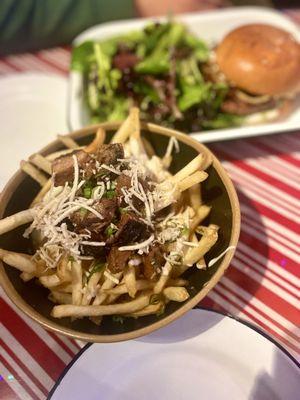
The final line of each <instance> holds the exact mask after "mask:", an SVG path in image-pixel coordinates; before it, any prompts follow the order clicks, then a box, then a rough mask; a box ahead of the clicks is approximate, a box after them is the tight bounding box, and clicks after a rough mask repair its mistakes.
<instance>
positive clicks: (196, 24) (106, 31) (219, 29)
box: [68, 7, 300, 142]
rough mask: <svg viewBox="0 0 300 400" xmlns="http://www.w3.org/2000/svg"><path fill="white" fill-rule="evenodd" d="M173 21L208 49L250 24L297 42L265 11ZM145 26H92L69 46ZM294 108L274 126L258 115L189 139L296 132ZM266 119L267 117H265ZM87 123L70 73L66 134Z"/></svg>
mask: <svg viewBox="0 0 300 400" xmlns="http://www.w3.org/2000/svg"><path fill="white" fill-rule="evenodd" d="M157 20H158V21H164V20H165V18H158V19H157ZM176 21H179V22H182V23H183V24H184V25H185V26H186V27H187V29H188V30H189V31H190V32H191V33H192V34H194V35H195V36H197V37H198V38H199V39H201V40H203V41H204V42H205V43H206V44H207V45H208V46H209V47H210V48H212V47H213V46H214V45H215V44H217V43H218V42H220V41H221V40H222V39H223V38H224V36H225V35H226V34H227V33H228V32H230V31H231V30H233V29H235V28H237V27H238V26H241V25H247V24H251V23H258V24H269V25H272V26H275V27H278V28H281V29H283V30H285V31H287V32H289V33H291V34H292V35H293V36H294V37H295V39H296V40H299V39H300V33H299V29H298V27H297V26H296V25H295V24H294V23H293V22H292V21H290V20H289V19H288V18H287V17H285V16H284V15H282V14H281V13H279V12H276V11H274V10H270V9H265V8H258V7H242V8H236V9H226V10H219V11H211V12H207V13H194V14H184V15H181V16H178V17H176ZM149 22H153V18H151V19H139V20H129V21H118V22H111V23H106V24H102V25H101V26H95V27H92V28H90V29H88V30H87V31H85V32H83V33H82V34H80V35H79V36H78V37H77V38H76V39H75V40H74V43H73V45H74V46H75V47H77V46H79V45H80V44H82V43H83V42H86V41H93V40H95V41H98V40H99V41H103V40H106V39H110V38H112V37H114V36H118V35H125V34H128V33H131V32H134V31H135V32H137V31H138V30H139V29H142V28H144V27H145V26H146V25H148V24H149ZM294 104H295V107H294V110H293V112H291V113H290V114H289V115H288V116H287V117H286V118H285V119H284V120H280V121H278V122H276V121H274V122H265V123H262V122H263V121H264V117H263V115H264V113H262V114H263V115H262V116H261V117H260V118H259V120H260V124H257V123H255V124H252V125H244V126H239V127H234V128H226V129H224V128H220V129H210V130H208V131H201V132H194V133H193V134H192V136H193V137H194V138H196V139H197V140H199V141H201V142H213V141H220V140H229V139H237V138H241V137H249V136H256V135H267V134H272V133H279V132H286V131H293V130H297V129H299V128H300V123H299V121H300V119H299V118H300V108H299V104H298V102H297V101H296V100H295V103H294ZM266 118H269V117H267V116H266ZM89 122H91V117H90V114H89V111H88V109H87V107H86V105H85V89H84V82H83V78H82V75H81V73H80V72H78V71H76V70H71V73H70V80H69V91H68V124H69V128H70V130H74V129H79V128H81V127H83V126H85V125H86V124H87V123H89ZM252 122H253V119H252ZM227 125H228V124H227ZM213 126H215V125H213ZM218 126H219V124H218ZM220 126H221V125H220ZM211 128H212V126H211ZM181 130H182V129H181Z"/></svg>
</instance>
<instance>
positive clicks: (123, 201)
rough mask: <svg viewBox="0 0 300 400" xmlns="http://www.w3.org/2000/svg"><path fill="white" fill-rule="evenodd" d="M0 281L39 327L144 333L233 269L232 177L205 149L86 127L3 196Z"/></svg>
mask: <svg viewBox="0 0 300 400" xmlns="http://www.w3.org/2000/svg"><path fill="white" fill-rule="evenodd" d="M0 217H1V218H2V219H1V221H0V259H1V262H0V282H1V285H2V286H3V288H4V290H5V292H6V294H7V295H8V297H9V298H10V299H11V300H12V301H13V302H14V303H15V304H16V305H17V306H18V307H19V308H20V309H21V310H22V311H23V312H25V313H26V314H27V315H29V316H30V317H31V318H33V319H34V320H35V321H37V322H39V323H40V324H41V325H42V326H44V327H45V328H46V329H50V330H52V331H55V332H57V333H61V334H64V335H67V336H70V337H73V338H77V339H81V340H84V341H89V342H114V341H120V340H127V339H132V338H136V337H139V336H142V335H145V334H148V333H150V332H152V331H154V330H156V329H158V328H160V327H163V326H165V325H167V324H168V323H170V322H171V321H173V320H175V319H176V318H178V317H180V316H181V315H183V314H184V313H185V312H186V311H188V310H190V309H191V308H192V307H194V306H195V305H196V304H197V303H198V302H199V301H200V300H201V299H203V297H204V296H205V295H206V294H207V293H208V292H209V291H210V290H211V289H212V288H213V287H214V285H215V284H216V283H217V282H218V281H219V280H220V278H221V277H222V275H223V274H224V272H225V270H226V269H227V267H228V266H229V263H230V260H231V258H232V257H233V254H234V250H235V247H236V245H237V241H238V237H239V230H240V209H239V203H238V198H237V195H236V192H235V189H234V187H233V184H232V182H231V180H230V178H229V177H228V175H227V173H226V172H225V170H224V169H223V167H222V165H221V164H220V162H219V161H218V160H217V158H216V157H215V156H214V155H213V154H212V153H211V152H210V150H208V149H207V148H206V147H205V146H204V145H202V144H200V143H198V142H197V141H195V140H194V139H192V138H190V137H188V136H187V135H184V134H182V133H180V132H178V131H175V130H171V129H168V128H165V127H160V126H158V125H154V124H151V123H142V122H140V119H139V110H138V109H136V108H132V109H131V110H130V112H129V116H128V117H127V119H126V120H125V121H124V122H123V123H111V122H109V123H102V124H99V125H93V126H90V127H87V128H84V129H81V130H79V131H76V132H73V133H71V134H69V135H66V136H59V137H58V139H57V140H56V141H54V142H52V143H51V144H50V145H48V146H47V147H46V148H44V149H42V150H41V151H40V152H39V153H36V154H33V155H32V156H31V157H30V158H29V159H28V160H27V161H22V162H21V168H20V170H19V171H18V172H17V173H16V174H15V175H14V176H13V177H12V178H11V180H10V181H9V182H8V184H7V185H6V187H5V189H4V190H3V192H2V195H1V201H0Z"/></svg>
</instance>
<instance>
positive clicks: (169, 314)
mask: <svg viewBox="0 0 300 400" xmlns="http://www.w3.org/2000/svg"><path fill="white" fill-rule="evenodd" d="M119 125H120V124H118V123H104V124H100V125H93V126H89V127H87V128H84V129H81V130H79V131H76V132H73V133H71V134H70V136H71V137H72V138H74V139H76V140H77V142H78V143H80V144H81V145H84V144H87V143H89V142H90V141H91V140H92V137H93V134H94V133H95V131H96V130H97V128H98V127H99V126H102V127H103V128H104V129H105V130H106V131H107V132H108V135H107V139H109V138H110V135H111V134H112V132H113V131H115V129H116V128H118V126H119ZM142 129H143V135H144V136H145V137H146V138H147V139H148V140H149V141H150V142H151V144H152V145H153V147H154V149H155V151H156V153H157V154H158V155H159V156H162V155H163V154H164V152H165V150H166V147H167V144H168V141H169V137H170V136H175V137H176V138H177V140H178V141H179V143H180V153H178V154H177V155H175V156H174V160H173V163H172V168H171V170H172V171H173V172H175V171H177V170H179V169H181V168H182V167H183V166H184V165H186V164H187V163H188V162H189V161H190V160H192V159H193V158H194V157H195V156H196V155H197V154H198V153H201V152H202V153H204V154H210V155H211V156H212V157H213V163H212V166H211V167H209V169H208V173H209V178H208V179H207V180H206V181H205V182H204V183H203V186H202V187H203V200H204V202H205V203H206V204H208V205H211V206H212V211H211V213H210V216H209V217H208V218H207V221H205V223H207V224H208V223H214V224H217V225H218V226H219V227H220V230H219V240H218V242H217V243H216V245H215V246H214V247H213V248H212V249H211V251H210V252H209V253H208V254H207V255H206V259H207V260H210V259H212V258H214V257H217V256H218V255H219V254H220V253H221V252H222V251H224V250H225V249H226V248H227V247H228V246H236V245H237V242H238V237H239V232H240V208H239V202H238V198H237V195H236V192H235V189H234V187H233V184H232V182H231V180H230V178H229V177H228V175H227V173H226V172H225V170H224V168H223V167H222V165H221V164H220V162H219V161H218V160H217V158H216V157H215V156H213V155H212V153H211V152H210V150H208V149H207V148H206V147H205V146H204V145H202V144H201V143H198V142H197V141H196V140H194V139H192V138H191V137H189V136H187V135H185V134H182V133H180V132H177V131H174V130H171V129H167V128H163V127H160V126H157V125H154V124H142ZM63 148H64V147H63V145H62V144H61V142H59V141H58V140H56V141H54V142H52V143H51V144H49V145H48V146H47V147H45V148H44V149H42V150H41V152H40V153H41V154H43V155H47V154H49V153H52V152H54V151H57V150H61V149H63ZM38 190H39V186H38V184H37V183H36V182H35V181H34V180H33V179H31V178H30V177H29V176H27V175H26V174H25V173H24V172H22V171H21V170H19V171H18V172H16V174H15V175H14V176H13V177H12V178H11V180H10V181H9V182H8V184H7V185H6V187H5V188H4V190H3V192H2V195H1V199H0V218H3V217H5V216H8V215H11V214H14V213H16V212H18V211H21V210H24V209H26V208H28V206H29V204H30V203H31V201H32V199H33V198H34V196H35V195H36V194H37V192H38ZM23 232H24V226H23V227H20V228H18V229H15V230H14V231H11V232H8V233H6V234H5V235H2V236H0V247H1V248H4V249H7V250H11V251H17V252H25V253H27V252H28V250H29V249H30V248H31V242H30V241H29V240H28V239H25V238H24V237H23V236H22V234H23ZM232 256H233V252H232V251H230V252H228V253H226V255H225V256H224V257H223V258H222V259H220V260H219V261H218V262H217V263H216V264H215V265H213V266H212V267H210V268H208V269H207V270H199V269H197V268H190V269H189V271H187V272H186V273H185V277H186V279H188V281H189V285H188V291H189V293H190V299H189V300H188V301H186V302H185V303H175V302H171V303H169V304H168V305H167V307H166V311H165V313H164V314H163V315H161V316H155V315H153V316H146V317H142V318H138V319H134V318H125V320H124V322H123V323H120V322H116V321H114V320H113V319H112V318H111V317H105V318H104V319H103V322H102V324H101V326H97V325H95V324H93V323H92V322H91V321H90V320H89V319H88V318H83V319H78V320H75V321H71V318H63V319H54V318H53V317H51V315H50V312H51V309H52V307H53V303H51V302H50V301H49V300H48V291H47V290H46V289H45V288H43V287H41V286H39V285H37V284H36V283H35V282H33V281H30V282H27V283H24V282H23V281H22V279H21V278H20V277H19V272H18V271H17V270H16V269H14V268H12V267H9V266H7V265H5V264H4V263H2V262H0V283H1V285H2V286H3V288H4V290H5V292H6V294H7V295H8V297H9V298H10V299H11V300H12V301H13V302H14V303H15V304H16V305H17V306H18V307H19V308H20V309H21V310H22V311H23V312H24V313H25V314H27V315H28V316H30V317H31V318H32V319H34V320H35V321H37V322H39V323H40V324H41V325H42V326H43V327H44V328H46V329H49V330H52V331H54V332H56V333H59V334H64V335H67V336H70V337H73V338H77V339H81V340H84V341H88V342H116V341H121V340H127V339H133V338H136V337H139V336H142V335H145V334H148V333H150V332H152V331H154V330H156V329H158V328H161V327H163V326H165V325H167V324H169V323H170V322H172V321H174V320H175V319H176V318H178V317H180V316H181V315H183V314H184V313H185V312H187V311H188V310H190V309H191V308H193V307H194V306H195V305H196V304H197V303H198V302H199V301H200V300H202V299H203V297H204V296H205V295H206V294H207V293H208V292H209V291H210V290H211V289H212V288H213V287H214V286H215V284H216V283H217V282H218V281H219V280H220V278H221V277H222V275H223V274H224V272H225V270H226V268H227V267H228V266H229V263H230V260H231V258H232Z"/></svg>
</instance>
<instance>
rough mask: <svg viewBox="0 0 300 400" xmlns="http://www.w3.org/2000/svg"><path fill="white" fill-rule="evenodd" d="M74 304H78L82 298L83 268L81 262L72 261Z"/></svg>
mask: <svg viewBox="0 0 300 400" xmlns="http://www.w3.org/2000/svg"><path fill="white" fill-rule="evenodd" d="M72 288H73V290H72V304H74V305H76V306H78V305H80V304H81V299H82V268H81V262H77V261H73V262H72Z"/></svg>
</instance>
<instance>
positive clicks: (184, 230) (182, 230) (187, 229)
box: [180, 226, 190, 236]
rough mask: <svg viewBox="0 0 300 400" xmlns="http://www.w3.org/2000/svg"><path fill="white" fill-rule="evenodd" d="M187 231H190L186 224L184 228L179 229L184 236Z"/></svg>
mask: <svg viewBox="0 0 300 400" xmlns="http://www.w3.org/2000/svg"><path fill="white" fill-rule="evenodd" d="M189 232H190V230H189V228H188V227H187V226H185V227H184V228H182V229H181V232H180V233H181V235H182V236H185V235H188V234H189Z"/></svg>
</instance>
